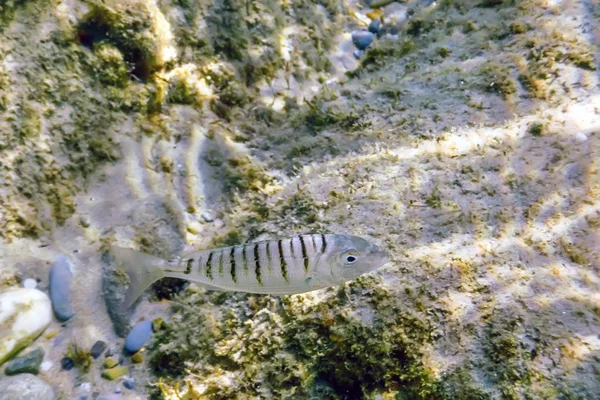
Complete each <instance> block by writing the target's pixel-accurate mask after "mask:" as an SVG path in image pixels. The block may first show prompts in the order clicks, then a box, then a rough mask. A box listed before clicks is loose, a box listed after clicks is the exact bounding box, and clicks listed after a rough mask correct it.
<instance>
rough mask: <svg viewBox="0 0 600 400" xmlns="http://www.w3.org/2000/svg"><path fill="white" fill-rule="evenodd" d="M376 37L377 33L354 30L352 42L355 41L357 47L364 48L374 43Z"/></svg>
mask: <svg viewBox="0 0 600 400" xmlns="http://www.w3.org/2000/svg"><path fill="white" fill-rule="evenodd" d="M374 37H375V35H373V34H372V33H371V32H369V31H364V30H360V31H354V32H352V43H354V45H355V46H356V48H357V49H359V50H364V49H366V48H367V47H369V46H370V45H371V43H373V38H374Z"/></svg>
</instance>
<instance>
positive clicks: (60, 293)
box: [49, 256, 73, 321]
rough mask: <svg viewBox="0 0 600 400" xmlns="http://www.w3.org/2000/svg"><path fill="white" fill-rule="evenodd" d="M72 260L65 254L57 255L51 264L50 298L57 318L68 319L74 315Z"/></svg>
mask: <svg viewBox="0 0 600 400" xmlns="http://www.w3.org/2000/svg"><path fill="white" fill-rule="evenodd" d="M71 270H72V266H71V262H70V261H69V259H67V257H65V256H59V257H56V259H55V260H54V262H53V263H52V265H51V266H50V282H49V284H50V287H49V288H50V299H51V300H52V308H53V309H54V314H55V315H56V318H57V319H58V320H60V321H67V320H69V319H71V318H72V317H73V307H72V306H71V280H72V279H73V273H72V272H71Z"/></svg>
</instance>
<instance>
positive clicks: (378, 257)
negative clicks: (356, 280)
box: [372, 246, 391, 269]
mask: <svg viewBox="0 0 600 400" xmlns="http://www.w3.org/2000/svg"><path fill="white" fill-rule="evenodd" d="M372 254H373V258H374V259H375V265H374V267H375V268H374V269H377V268H379V267H382V266H383V265H385V264H387V263H388V262H390V261H391V259H390V255H389V254H388V253H387V252H386V251H385V250H382V249H381V248H379V246H374V248H373V251H372Z"/></svg>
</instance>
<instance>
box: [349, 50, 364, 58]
mask: <svg viewBox="0 0 600 400" xmlns="http://www.w3.org/2000/svg"><path fill="white" fill-rule="evenodd" d="M363 53H364V51H362V50H358V49H357V50H354V52H353V53H352V54H353V55H354V58H356V59H357V60H358V59H359V58H360V57H361V56H362V55H363Z"/></svg>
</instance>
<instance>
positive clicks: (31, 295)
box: [0, 289, 52, 365]
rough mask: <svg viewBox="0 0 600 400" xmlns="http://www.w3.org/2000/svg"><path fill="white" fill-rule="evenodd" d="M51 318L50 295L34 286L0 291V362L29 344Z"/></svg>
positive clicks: (0, 363)
mask: <svg viewBox="0 0 600 400" xmlns="http://www.w3.org/2000/svg"><path fill="white" fill-rule="evenodd" d="M51 319H52V309H51V305H50V299H49V298H48V296H46V294H45V293H43V292H40V291H39V290H37V289H13V290H8V291H6V292H3V293H0V334H1V336H0V365H2V364H3V363H4V362H6V361H7V360H9V359H10V358H11V357H13V356H14V355H15V354H17V353H19V352H20V351H21V350H23V349H24V348H26V347H27V346H29V345H30V344H31V343H33V342H34V341H35V339H36V338H37V337H38V336H39V335H41V334H42V332H43V331H44V329H46V327H47V326H48V324H49V323H50V321H51Z"/></svg>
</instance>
